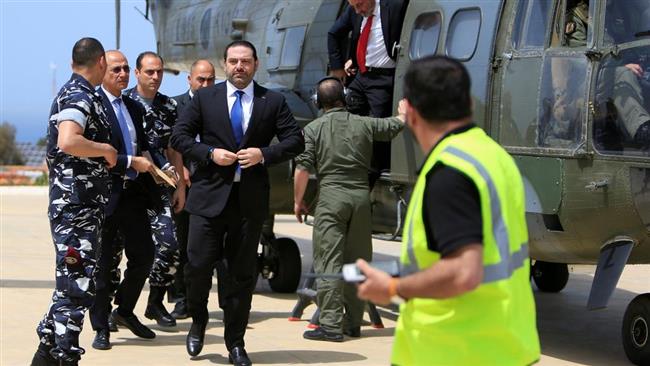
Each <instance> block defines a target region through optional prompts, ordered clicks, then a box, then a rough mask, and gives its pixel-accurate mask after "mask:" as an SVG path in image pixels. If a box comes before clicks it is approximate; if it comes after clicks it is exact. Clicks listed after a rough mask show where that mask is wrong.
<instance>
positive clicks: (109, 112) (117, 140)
mask: <svg viewBox="0 0 650 366" xmlns="http://www.w3.org/2000/svg"><path fill="white" fill-rule="evenodd" d="M99 95H100V96H101V97H102V104H104V110H106V117H108V120H109V121H110V122H111V132H112V134H111V135H112V138H111V140H112V141H111V143H112V144H113V146H114V147H115V149H116V150H117V151H118V153H124V151H125V150H126V149H125V147H124V143H123V141H124V138H123V137H122V129H121V128H120V123H119V122H118V121H117V116H115V112H114V111H113V106H112V105H111V102H110V101H109V100H108V96H107V95H106V93H104V90H102V88H99Z"/></svg>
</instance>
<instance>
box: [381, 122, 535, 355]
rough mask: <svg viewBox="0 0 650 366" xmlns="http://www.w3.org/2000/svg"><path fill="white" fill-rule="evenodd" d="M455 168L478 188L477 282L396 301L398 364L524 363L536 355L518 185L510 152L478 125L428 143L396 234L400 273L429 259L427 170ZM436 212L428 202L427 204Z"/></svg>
mask: <svg viewBox="0 0 650 366" xmlns="http://www.w3.org/2000/svg"><path fill="white" fill-rule="evenodd" d="M437 163H443V164H445V165H446V166H449V167H452V168H455V169H457V170H458V171H460V172H462V173H464V174H465V175H466V176H467V177H469V179H471V180H472V181H473V182H474V184H475V185H476V187H477V188H478V192H479V197H480V202H481V216H482V220H483V271H484V277H483V282H482V283H481V284H480V285H479V286H478V287H477V288H476V289H475V290H473V291H470V292H468V293H465V294H463V295H461V296H457V297H453V298H449V299H440V300H438V299H424V298H414V299H411V300H409V301H407V302H406V303H404V304H402V305H401V307H400V317H399V320H398V323H397V328H396V331H395V343H394V345H393V355H392V360H391V361H392V363H393V364H396V365H408V366H410V365H499V366H506V365H518V366H521V365H529V364H532V363H534V362H535V361H537V360H538V359H539V357H540V347H539V339H538V336H537V328H536V323H535V302H534V299H533V294H532V290H531V287H530V279H529V272H530V268H529V265H528V263H529V262H528V232H527V228H526V220H525V198H524V186H523V182H522V179H521V175H520V174H519V170H518V169H517V166H516V165H515V163H514V161H513V159H512V157H511V156H510V155H508V153H507V152H506V151H505V150H503V148H501V146H499V145H498V144H497V143H496V142H494V140H492V139H491V138H490V137H488V136H487V135H486V134H485V132H484V131H483V130H481V129H480V128H478V127H474V128H471V129H469V130H467V131H465V132H462V133H459V134H456V135H451V136H449V137H447V138H445V139H443V140H442V141H440V143H439V144H438V145H437V146H436V147H435V148H434V150H433V151H432V153H431V154H430V156H429V157H428V158H427V160H426V162H425V164H424V166H423V168H422V171H421V173H420V175H419V177H418V180H417V182H416V184H415V187H414V189H413V194H412V196H411V201H410V203H409V207H408V213H407V215H406V222H405V225H404V232H403V240H402V246H403V247H402V256H401V262H402V268H403V271H404V272H405V273H406V274H408V273H414V272H417V271H420V270H424V269H426V268H428V267H431V266H432V265H435V263H436V262H437V261H439V260H440V254H439V253H437V252H433V251H431V250H429V249H428V247H427V238H426V233H425V225H424V221H423V215H422V213H423V210H422V203H423V202H424V189H425V186H426V176H427V173H428V172H429V171H430V170H431V169H432V168H433V167H434V166H435V165H436V164H437ZM430 209H431V210H435V209H436V208H435V206H434V207H430Z"/></svg>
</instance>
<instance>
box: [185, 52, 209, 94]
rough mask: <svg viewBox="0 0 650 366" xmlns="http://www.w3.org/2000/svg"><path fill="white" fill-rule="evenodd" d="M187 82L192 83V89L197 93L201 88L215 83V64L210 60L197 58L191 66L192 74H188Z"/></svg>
mask: <svg viewBox="0 0 650 366" xmlns="http://www.w3.org/2000/svg"><path fill="white" fill-rule="evenodd" d="M187 82H188V83H189V84H190V90H192V93H195V92H196V91H197V90H199V89H201V88H205V87H206V86H210V85H214V66H213V65H212V63H211V62H210V61H208V60H203V59H201V60H196V61H194V63H193V64H192V67H191V68H190V74H189V75H188V76H187Z"/></svg>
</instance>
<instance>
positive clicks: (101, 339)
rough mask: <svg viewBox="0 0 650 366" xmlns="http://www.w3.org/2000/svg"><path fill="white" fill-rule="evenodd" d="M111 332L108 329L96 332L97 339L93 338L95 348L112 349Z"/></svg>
mask: <svg viewBox="0 0 650 366" xmlns="http://www.w3.org/2000/svg"><path fill="white" fill-rule="evenodd" d="M112 347H113V346H111V333H110V332H109V331H108V329H100V330H98V331H97V334H95V339H94V340H93V348H94V349H99V350H107V349H111V348H112Z"/></svg>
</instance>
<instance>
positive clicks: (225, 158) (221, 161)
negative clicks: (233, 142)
mask: <svg viewBox="0 0 650 366" xmlns="http://www.w3.org/2000/svg"><path fill="white" fill-rule="evenodd" d="M212 161H213V162H214V163H215V164H217V165H221V166H228V165H232V164H233V163H234V162H235V161H237V154H235V153H233V152H230V151H228V150H225V149H214V150H212Z"/></svg>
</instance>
